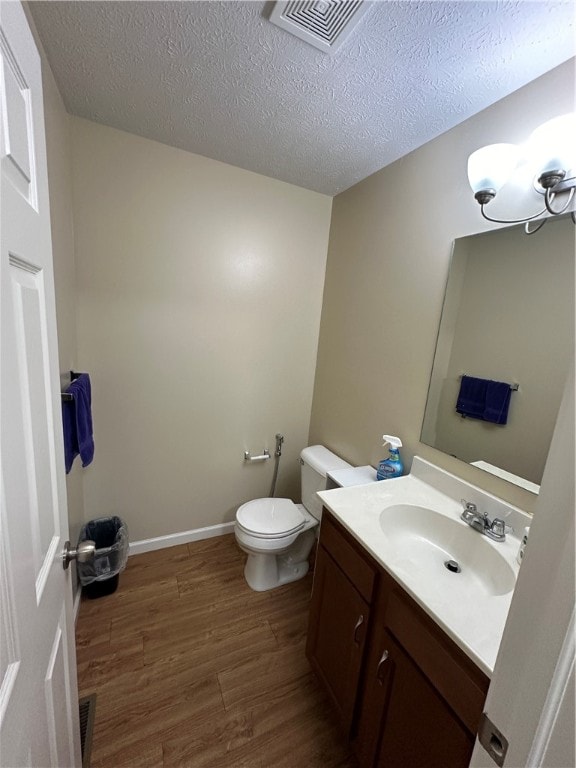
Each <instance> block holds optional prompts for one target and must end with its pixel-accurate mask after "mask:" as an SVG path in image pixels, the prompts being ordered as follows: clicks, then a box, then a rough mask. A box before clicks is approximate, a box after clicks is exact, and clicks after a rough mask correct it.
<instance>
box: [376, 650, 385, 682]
mask: <svg viewBox="0 0 576 768" xmlns="http://www.w3.org/2000/svg"><path fill="white" fill-rule="evenodd" d="M387 659H388V651H382V656H380V661H379V662H378V666H377V667H376V679H377V680H378V682H379V683H380V685H382V674H381V670H382V665H383V664H384V662H385V661H386V660H387Z"/></svg>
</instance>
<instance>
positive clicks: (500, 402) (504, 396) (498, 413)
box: [482, 381, 512, 424]
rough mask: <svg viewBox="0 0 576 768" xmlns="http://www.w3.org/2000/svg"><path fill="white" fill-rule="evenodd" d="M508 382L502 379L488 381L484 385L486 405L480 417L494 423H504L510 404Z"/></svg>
mask: <svg viewBox="0 0 576 768" xmlns="http://www.w3.org/2000/svg"><path fill="white" fill-rule="evenodd" d="M511 394H512V390H511V389H510V384H506V383H505V382H504V381H489V382H488V385H487V387H486V407H485V408H484V414H483V416H482V418H483V419H484V421H491V422H493V423H494V424H506V422H507V421H508V407H509V406H510V395H511Z"/></svg>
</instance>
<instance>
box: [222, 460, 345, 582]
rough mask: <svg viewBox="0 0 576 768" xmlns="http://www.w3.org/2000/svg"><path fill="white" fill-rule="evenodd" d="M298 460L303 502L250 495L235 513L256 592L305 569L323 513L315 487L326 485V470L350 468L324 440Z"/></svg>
mask: <svg viewBox="0 0 576 768" xmlns="http://www.w3.org/2000/svg"><path fill="white" fill-rule="evenodd" d="M300 465H301V470H302V471H301V481H302V501H303V503H302V504H295V503H294V502H293V501H292V500H291V499H275V498H265V499H254V500H253V501H248V502H246V503H245V504H242V506H240V507H239V508H238V510H237V512H236V522H235V525H234V533H235V536H236V541H237V543H238V546H239V547H240V549H242V550H243V551H244V552H246V554H247V555H248V558H247V560H246V566H245V568H244V576H245V578H246V582H247V583H248V586H249V587H250V588H251V589H253V590H255V591H256V592H264V591H266V590H269V589H274V588H275V587H280V586H282V585H283V584H288V583H289V582H291V581H296V580H297V579H301V578H302V577H303V576H305V575H306V574H307V573H308V568H309V563H308V557H309V555H310V552H311V550H312V547H313V546H314V542H315V540H316V533H317V528H318V523H319V522H320V517H321V514H322V505H321V503H320V500H319V499H318V497H317V496H316V492H317V491H321V490H324V488H325V487H326V472H328V471H330V470H331V469H344V468H346V467H350V464H348V463H347V462H345V461H344V460H343V459H341V458H340V457H339V456H336V454H334V453H332V452H331V451H329V450H328V449H327V448H325V447H324V446H322V445H314V446H310V447H308V448H305V449H304V450H303V451H302V453H301V454H300Z"/></svg>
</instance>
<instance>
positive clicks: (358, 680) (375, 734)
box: [307, 510, 489, 768]
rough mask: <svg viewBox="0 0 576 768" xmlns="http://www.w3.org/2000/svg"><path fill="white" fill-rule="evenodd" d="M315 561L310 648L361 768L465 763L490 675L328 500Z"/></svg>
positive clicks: (419, 767) (429, 767) (464, 766)
mask: <svg viewBox="0 0 576 768" xmlns="http://www.w3.org/2000/svg"><path fill="white" fill-rule="evenodd" d="M350 551H351V552H352V553H353V557H350V556H349V553H350ZM346 553H348V556H347V554H346ZM350 563H352V564H353V565H354V568H353V569H351V568H350ZM358 563H361V564H362V566H361V568H359V567H358ZM316 567H317V570H316V572H315V575H314V587H313V595H312V602H311V610H310V635H309V640H308V649H307V650H308V657H309V659H310V661H311V664H312V666H313V668H314V669H315V670H316V672H317V674H318V675H319V677H320V679H321V680H322V681H323V682H324V684H325V686H326V688H327V689H328V691H329V693H330V694H331V697H332V699H333V700H335V703H336V705H337V708H338V710H339V712H340V716H341V719H342V721H343V724H344V726H345V728H346V732H347V735H348V736H349V738H350V739H351V740H352V741H353V743H354V746H355V751H356V754H357V756H358V759H359V762H360V765H361V766H362V768H422V766H426V768H436V766H438V768H440V766H442V767H443V768H460V766H461V768H467V766H468V764H469V762H470V757H471V754H472V748H473V745H474V738H475V734H476V730H477V727H478V723H479V720H480V715H481V713H482V708H483V704H484V700H485V697H486V692H487V690H488V684H489V680H488V678H487V677H486V675H485V674H484V673H483V672H482V671H481V670H479V669H478V668H477V667H476V665H475V664H474V663H473V662H472V661H471V659H469V658H468V657H467V656H466V654H465V653H464V652H463V651H462V650H461V649H460V648H458V646H457V645H456V644H455V643H454V642H453V641H452V640H451V639H450V638H449V637H448V636H447V635H446V634H445V633H444V632H443V631H442V630H441V629H440V627H438V625H437V624H436V623H435V622H434V621H433V620H432V619H431V618H430V617H429V616H428V615H427V614H426V613H425V612H424V611H423V610H422V609H421V608H420V606H418V605H417V604H416V603H415V601H414V600H413V599H412V598H411V597H410V596H409V595H408V594H407V593H406V592H405V591H404V590H403V589H402V587H400V585H399V584H398V583H397V582H396V581H395V580H394V579H393V578H392V577H391V576H390V575H389V574H388V573H387V572H386V571H385V570H384V569H383V568H381V566H380V565H379V564H377V563H376V562H375V561H374V560H372V558H371V557H370V556H369V555H368V553H367V552H365V551H364V550H363V549H362V548H361V547H360V546H359V545H358V544H357V542H356V541H355V540H354V539H353V538H352V537H351V536H350V534H348V532H347V531H346V530H345V529H344V528H343V527H342V526H340V525H339V523H337V522H336V521H335V520H334V518H333V517H332V516H331V515H330V513H329V512H328V511H327V510H324V513H323V518H322V528H321V533H320V542H319V549H318V561H317V566H316ZM318 568H320V569H319V570H318ZM359 572H360V574H361V575H362V574H364V579H366V575H367V574H370V575H371V579H367V580H366V581H363V580H362V578H360V580H359V577H358V573H359ZM367 584H368V585H369V589H368V590H366V585H367ZM334 590H338V591H337V592H335V591H334ZM348 593H352V594H354V597H355V599H356V600H358V602H357V603H356V604H355V605H354V609H352V598H351V597H348V596H346V597H344V595H345V594H346V595H347V594H348ZM340 608H342V610H343V612H345V613H347V616H346V619H345V620H344V618H343V617H342V622H341V621H340V620H339V619H337V618H335V617H334V616H333V614H334V613H335V612H338V610H339V609H340ZM364 610H366V614H364V613H362V611H364ZM359 611H360V613H358V612H359ZM355 613H356V614H358V616H357V618H356V622H357V620H358V617H359V616H360V615H362V616H364V621H363V622H362V624H361V625H360V627H361V628H362V630H361V632H360V633H359V634H356V636H355V635H354V631H353V630H354V627H355V626H356V624H355V623H354V615H355ZM348 614H349V615H348ZM326 619H328V623H327V625H326V626H325V627H324V625H323V622H324V621H325V620H326ZM351 630H352V631H351ZM319 637H321V638H322V640H321V642H319V641H318V638H319Z"/></svg>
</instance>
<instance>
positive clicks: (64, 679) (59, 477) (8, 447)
mask: <svg viewBox="0 0 576 768" xmlns="http://www.w3.org/2000/svg"><path fill="white" fill-rule="evenodd" d="M0 53H1V60H0V103H1V111H0V122H1V125H0V129H1V135H0V157H1V161H0V162H1V194H2V197H1V214H0V215H1V218H0V225H1V234H0V248H1V255H0V344H1V346H0V469H1V476H0V481H1V487H0V505H1V507H0V524H1V535H0V612H1V613H0V622H1V624H0V649H1V652H0V764H1V765H2V767H3V768H7V767H8V766H10V768H17V767H18V766H42V768H45V767H46V766H58V768H62V767H63V766H78V765H80V763H81V759H80V746H79V727H78V693H77V682H76V660H75V650H74V631H73V621H72V593H71V583H70V570H68V571H64V569H63V567H62V558H61V552H62V550H63V544H64V541H65V540H66V538H67V533H68V519H67V510H66V489H65V481H64V464H63V447H62V432H61V426H60V425H61V414H60V408H61V405H60V388H59V375H58V354H57V339H56V313H55V306H54V284H53V272H52V249H51V240H50V219H49V203H48V179H47V168H46V141H45V135H44V111H43V101H42V82H41V69H40V57H39V54H38V51H37V50H36V47H35V44H34V40H33V38H32V34H31V32H30V28H29V26H28V23H27V21H26V17H25V14H24V11H23V9H22V6H21V5H20V3H19V2H16V1H14V0H13V1H12V2H5V1H4V0H3V1H2V2H0Z"/></svg>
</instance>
